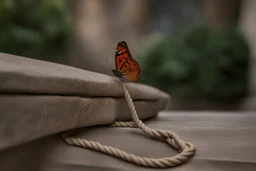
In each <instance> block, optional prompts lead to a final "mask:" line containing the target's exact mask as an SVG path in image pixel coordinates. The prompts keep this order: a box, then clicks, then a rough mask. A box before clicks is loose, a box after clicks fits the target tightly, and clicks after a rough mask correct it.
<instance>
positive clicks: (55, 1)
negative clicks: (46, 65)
mask: <svg viewBox="0 0 256 171" xmlns="http://www.w3.org/2000/svg"><path fill="white" fill-rule="evenodd" d="M70 16H71V15H70V12H69V9H68V8H67V5H66V1H63V0H1V1H0V25H1V27H0V52H4V53H10V54H15V55H20V56H25V57H31V58H37V59H42V60H48V61H55V60H57V59H58V57H60V56H61V54H64V52H63V51H64V49H65V48H66V46H67V43H68V40H69V37H70V34H71V24H70V22H71V18H70Z"/></svg>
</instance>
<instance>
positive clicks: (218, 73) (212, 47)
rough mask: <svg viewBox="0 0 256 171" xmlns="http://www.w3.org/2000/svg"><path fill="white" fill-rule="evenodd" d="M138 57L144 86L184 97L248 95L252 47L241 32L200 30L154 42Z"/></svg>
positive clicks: (220, 98)
mask: <svg viewBox="0 0 256 171" xmlns="http://www.w3.org/2000/svg"><path fill="white" fill-rule="evenodd" d="M142 49H143V50H142V51H141V53H140V54H139V56H138V60H139V63H140V65H141V82H142V83H146V84H150V85H152V86H155V87H158V88H160V89H162V90H164V91H166V92H168V93H170V94H172V95H176V96H181V97H206V98H209V99H215V100H228V99H231V98H239V97H242V96H244V95H246V94H247V90H248V76H249V65H248V64H249V55H250V54H249V47H248V45H247V43H246V41H245V40H244V38H243V36H242V34H241V33H240V32H239V30H238V29H232V30H229V31H227V32H225V33H217V32H214V31H212V30H210V29H208V28H207V27H205V26H196V27H192V28H191V29H189V30H187V31H185V32H182V33H181V34H178V35H175V36H161V37H160V38H159V37H157V38H153V39H152V41H150V43H148V44H147V45H146V46H145V47H144V48H142Z"/></svg>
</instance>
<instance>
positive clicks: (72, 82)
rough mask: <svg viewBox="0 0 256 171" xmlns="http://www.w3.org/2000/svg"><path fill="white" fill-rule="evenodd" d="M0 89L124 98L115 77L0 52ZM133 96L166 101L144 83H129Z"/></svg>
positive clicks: (166, 96) (159, 92)
mask: <svg viewBox="0 0 256 171" xmlns="http://www.w3.org/2000/svg"><path fill="white" fill-rule="evenodd" d="M0 82H1V84H0V92H2V93H25V94H44V95H48V94H52V95H77V96H83V97H117V98H119V97H124V95H123V91H122V87H121V86H120V85H119V84H118V83H117V82H116V81H114V78H113V77H111V76H108V75H105V74H101V73H96V72H90V71H86V70H82V69H78V68H74V67H70V66H65V65H61V64H56V63H51V62H45V61H40V60H34V59H29V58H24V57H19V56H14V55H9V54H4V53H0ZM127 85H128V90H130V91H131V92H130V93H131V96H132V98H133V99H143V100H145V99H148V100H164V101H166V100H167V99H169V96H168V95H167V94H165V93H164V92H162V91H160V90H158V89H156V88H154V87H151V86H147V85H143V84H135V83H128V84H127Z"/></svg>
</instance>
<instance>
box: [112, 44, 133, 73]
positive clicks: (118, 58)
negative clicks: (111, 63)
mask: <svg viewBox="0 0 256 171" xmlns="http://www.w3.org/2000/svg"><path fill="white" fill-rule="evenodd" d="M129 58H131V54H130V51H129V49H128V45H127V43H126V42H125V41H122V42H119V43H118V44H117V46H116V55H115V62H116V70H117V71H119V72H120V69H121V68H122V67H123V65H124V63H126V61H127V59H129Z"/></svg>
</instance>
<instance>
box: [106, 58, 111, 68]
mask: <svg viewBox="0 0 256 171" xmlns="http://www.w3.org/2000/svg"><path fill="white" fill-rule="evenodd" d="M106 61H108V64H109V66H111V63H110V62H109V60H108V58H106Z"/></svg>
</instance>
